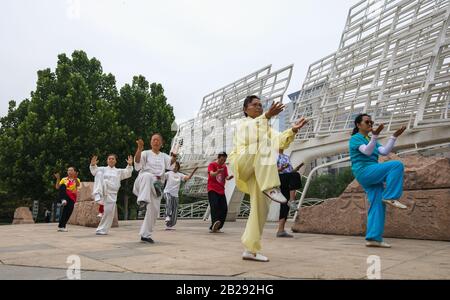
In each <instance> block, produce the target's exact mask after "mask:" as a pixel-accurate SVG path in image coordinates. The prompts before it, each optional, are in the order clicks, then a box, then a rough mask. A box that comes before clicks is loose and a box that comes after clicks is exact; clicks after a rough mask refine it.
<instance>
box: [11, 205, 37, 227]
mask: <svg viewBox="0 0 450 300" xmlns="http://www.w3.org/2000/svg"><path fill="white" fill-rule="evenodd" d="M12 223H13V224H34V220H33V214H32V213H31V211H30V209H29V208H28V207H18V208H16V210H15V211H14V219H13V222H12Z"/></svg>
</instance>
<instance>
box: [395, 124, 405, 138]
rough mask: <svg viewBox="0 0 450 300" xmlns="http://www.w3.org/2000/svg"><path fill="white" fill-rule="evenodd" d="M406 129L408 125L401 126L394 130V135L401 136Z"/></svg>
mask: <svg viewBox="0 0 450 300" xmlns="http://www.w3.org/2000/svg"><path fill="white" fill-rule="evenodd" d="M405 130H406V126H402V128H400V129H399V130H397V131H396V132H394V134H393V136H395V137H399V136H401V135H402V134H403V132H405Z"/></svg>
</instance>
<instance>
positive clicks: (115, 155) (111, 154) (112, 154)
mask: <svg viewBox="0 0 450 300" xmlns="http://www.w3.org/2000/svg"><path fill="white" fill-rule="evenodd" d="M110 156H114V157H115V158H116V160H118V159H119V157H118V156H117V154H114V153H110V154H108V156H107V157H106V158H107V159H108V158H109V157H110Z"/></svg>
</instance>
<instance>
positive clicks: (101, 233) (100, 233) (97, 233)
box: [95, 231, 108, 235]
mask: <svg viewBox="0 0 450 300" xmlns="http://www.w3.org/2000/svg"><path fill="white" fill-rule="evenodd" d="M95 234H96V235H108V234H107V233H104V232H99V231H97V232H95Z"/></svg>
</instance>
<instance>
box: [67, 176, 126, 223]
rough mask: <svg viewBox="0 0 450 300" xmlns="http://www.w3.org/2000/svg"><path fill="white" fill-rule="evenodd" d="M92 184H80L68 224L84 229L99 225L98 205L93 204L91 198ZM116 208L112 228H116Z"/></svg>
mask: <svg viewBox="0 0 450 300" xmlns="http://www.w3.org/2000/svg"><path fill="white" fill-rule="evenodd" d="M93 187H94V183H93V182H82V183H81V187H80V189H79V190H78V195H77V203H75V207H74V209H73V213H72V216H71V217H70V219H69V224H71V225H80V226H86V227H97V226H98V224H99V223H100V218H98V217H97V215H98V207H99V205H98V204H97V203H95V201H94V199H93V198H92V189H93ZM118 220H119V219H118V215H117V206H116V212H115V216H114V221H113V224H112V227H118V226H119V221H118Z"/></svg>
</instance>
